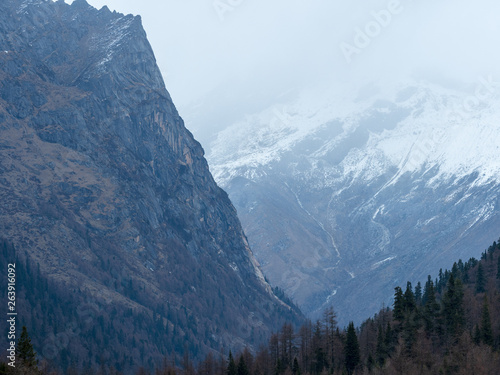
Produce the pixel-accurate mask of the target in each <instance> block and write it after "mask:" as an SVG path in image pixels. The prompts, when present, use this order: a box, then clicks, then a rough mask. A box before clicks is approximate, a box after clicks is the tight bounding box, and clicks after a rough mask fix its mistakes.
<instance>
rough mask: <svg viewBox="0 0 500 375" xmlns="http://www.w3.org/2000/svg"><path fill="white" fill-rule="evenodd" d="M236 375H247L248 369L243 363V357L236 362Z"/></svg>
mask: <svg viewBox="0 0 500 375" xmlns="http://www.w3.org/2000/svg"><path fill="white" fill-rule="evenodd" d="M237 374H238V375H249V374H250V373H249V371H248V367H247V364H246V363H245V359H244V358H243V356H240V359H239V361H238V368H237Z"/></svg>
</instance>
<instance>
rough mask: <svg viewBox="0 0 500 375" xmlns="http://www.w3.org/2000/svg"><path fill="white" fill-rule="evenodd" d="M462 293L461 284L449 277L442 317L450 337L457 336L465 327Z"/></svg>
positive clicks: (451, 276)
mask: <svg viewBox="0 0 500 375" xmlns="http://www.w3.org/2000/svg"><path fill="white" fill-rule="evenodd" d="M463 298H464V291H463V286H462V282H461V281H460V280H455V278H454V277H453V275H450V278H449V280H448V285H447V289H446V291H445V293H444V296H443V317H444V321H445V325H446V328H447V331H448V333H449V334H450V336H451V337H455V336H458V335H459V334H460V333H461V332H462V330H463V327H464V325H465V312H464V306H463Z"/></svg>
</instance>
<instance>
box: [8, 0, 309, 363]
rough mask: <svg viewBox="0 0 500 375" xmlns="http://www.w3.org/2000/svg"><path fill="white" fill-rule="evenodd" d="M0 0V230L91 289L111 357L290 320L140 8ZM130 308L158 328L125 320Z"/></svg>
mask: <svg viewBox="0 0 500 375" xmlns="http://www.w3.org/2000/svg"><path fill="white" fill-rule="evenodd" d="M0 6H1V7H2V12H1V15H0V51H2V52H0V87H1V95H0V133H1V141H0V153H1V158H0V201H1V202H2V206H1V208H0V218H1V219H0V235H1V236H2V237H3V238H6V240H8V241H9V243H11V244H12V245H13V246H15V248H16V249H18V251H19V252H20V253H21V254H26V255H25V256H23V257H22V258H24V260H23V261H26V263H32V264H35V265H36V264H38V265H39V269H40V272H41V274H42V275H44V276H45V277H47V278H48V279H49V280H50V282H55V283H56V284H57V285H59V286H60V287H61V286H62V288H63V289H67V290H71V291H73V292H74V293H76V294H77V295H79V296H80V295H81V296H82V299H83V301H84V300H85V299H86V298H88V299H90V300H92V301H97V302H96V303H98V305H99V309H98V310H99V311H100V312H101V313H100V314H101V316H99V317H96V319H98V320H99V321H100V320H101V319H102V321H103V322H107V323H106V324H105V323H103V324H102V326H100V325H98V326H96V327H97V328H96V329H98V330H99V332H100V333H99V334H98V336H99V337H109V340H116V347H115V348H109V349H108V352H107V354H106V355H109V356H111V357H113V358H115V363H114V364H113V365H120V366H122V369H123V371H125V372H130V371H132V370H133V367H134V366H138V365H139V364H147V363H149V365H151V363H152V362H156V363H158V362H159V361H161V360H162V357H163V356H164V355H166V354H167V353H176V354H177V355H181V354H182V352H183V351H184V350H185V348H184V344H185V343H188V345H189V349H191V350H192V353H193V356H195V357H196V356H201V355H203V353H206V352H207V351H210V350H219V349H220V348H221V347H224V348H236V347H240V348H241V347H243V346H245V345H257V344H258V343H259V342H260V340H262V339H263V338H264V337H265V336H266V334H267V333H268V332H270V331H272V330H273V329H274V327H275V325H276V324H277V322H279V321H282V320H284V319H291V320H297V321H300V320H301V319H302V317H301V313H300V312H299V311H298V310H297V309H296V308H295V307H293V306H288V305H287V304H286V303H284V302H283V301H282V300H280V299H279V298H278V297H276V295H275V294H274V293H273V291H272V288H271V287H270V285H269V284H268V283H267V282H266V281H265V279H264V277H263V275H262V272H261V271H260V269H259V267H258V264H257V262H256V260H255V259H254V257H253V254H252V252H251V249H250V247H249V245H248V242H247V239H246V237H245V234H244V232H243V230H242V228H241V224H240V222H239V220H238V218H237V216H236V210H235V208H234V206H233V205H232V204H231V202H230V200H229V198H228V196H227V194H226V193H225V192H224V191H223V190H222V189H220V188H219V187H218V186H217V185H216V183H215V181H214V179H213V177H212V175H211V174H210V172H209V170H208V164H207V162H206V160H205V158H204V151H203V149H202V147H201V146H200V144H199V143H198V142H197V141H196V140H195V139H194V138H193V136H192V134H191V133H190V132H189V131H188V130H187V129H186V128H185V126H184V123H183V120H182V119H181V118H180V116H179V114H178V112H177V110H176V108H175V105H174V104H173V102H172V100H171V97H170V95H169V93H168V91H167V90H166V88H165V86H164V82H163V78H162V76H161V73H160V71H159V69H158V67H157V65H156V60H155V57H154V54H153V51H152V49H151V46H150V45H149V42H148V41H147V38H146V33H145V32H144V30H143V28H142V26H141V20H140V17H134V16H130V15H129V16H124V15H122V14H120V13H116V12H110V11H109V10H108V9H107V8H106V7H104V8H102V9H101V10H97V9H95V8H93V7H91V6H90V5H89V4H88V3H86V1H84V0H77V1H74V2H73V3H72V4H71V5H68V4H66V3H64V2H63V1H58V2H52V1H49V0H47V1H20V0H14V1H10V2H3V3H2V4H1V5H0ZM58 292H60V288H59V287H58V288H55V291H54V293H56V294H57V293H58ZM53 298H55V299H56V300H57V296H55V297H54V296H53ZM80 302H82V301H80ZM75 303H76V302H75ZM115 304H117V305H118V306H121V307H122V308H121V309H119V312H118V318H116V321H117V322H118V323H116V324H118V327H117V328H116V331H114V330H113V331H107V330H108V329H109V325H107V324H110V323H109V322H110V320H109V316H113V314H116V312H113V311H114V310H113V306H114V305H115ZM33 307H34V306H33ZM129 309H132V314H136V315H137V316H138V317H139V316H140V317H141V318H140V319H139V318H137V319H139V320H142V319H146V318H144V316H149V318H148V319H153V321H155V324H158V327H161V329H160V328H157V329H155V330H154V332H150V331H148V329H147V327H145V326H143V325H142V323H138V322H136V321H132V323H131V324H129V325H127V324H125V323H124V322H125V321H129V320H130V317H129V316H128V315H127V314H129ZM25 313H26V314H25V316H26V319H27V321H28V323H29V324H32V323H33V324H36V322H40V320H42V317H41V316H39V314H41V313H42V311H37V312H35V314H38V315H36V316H33V317H31V313H30V312H29V311H26V312H25ZM62 320H63V319H62V318H60V321H62ZM157 320H159V321H161V324H160V323H157ZM145 321H146V320H144V322H145ZM68 323H71V322H68ZM74 323H75V324H80V322H79V321H78V320H76V321H75V322H74ZM29 324H27V325H28V326H29ZM138 324H139V325H138ZM28 328H30V327H28ZM84 328H85V327H84ZM87 328H88V327H87ZM44 329H45V330H46V331H47V334H48V333H52V334H54V335H57V334H59V333H61V332H60V330H61V329H64V327H59V326H57V324H56V323H48V325H46V326H45V327H44ZM120 330H122V331H123V332H124V333H126V335H125V336H124V338H123V337H122V338H121V339H117V338H116V337H115V336H116V335H117V334H118V332H119V331H120ZM162 330H164V331H165V335H164V336H162V333H163V331H162ZM197 332H202V334H197ZM84 333H85V334H84V335H83V334H82V335H83V337H75V338H73V341H72V342H71V343H70V344H68V345H69V346H68V349H74V350H75V359H74V360H75V362H76V363H77V365H78V367H82V366H83V362H86V361H87V359H86V358H87V356H88V361H89V362H90V364H89V365H90V367H94V368H95V367H96V366H98V363H99V358H98V357H97V352H98V351H96V352H93V350H92V349H95V344H96V341H95V336H92V335H95V332H94V333H91V332H90V333H89V332H88V329H87V330H85V331H84ZM89 335H90V336H89ZM77 340H81V341H82V342H84V343H86V345H87V347H86V348H82V346H81V345H79V344H78V343H77V342H76V341H77ZM145 342H146V343H147V344H146V343H145ZM130 348H132V349H134V350H132V351H131V352H130V353H131V354H130V353H129V352H128V351H127V350H128V349H130ZM146 348H147V350H148V352H149V353H150V356H147V357H146V356H141V355H140V351H139V349H141V350H142V351H144V350H146ZM41 354H42V355H43V352H42V353H41ZM59 355H62V354H61V351H59V352H58V353H57V355H56V357H55V358H51V359H52V360H56V361H57V360H58V359H60V357H58V356H59ZM127 356H131V358H132V359H131V360H130V361H129V360H127V359H126V358H127ZM129 362H131V363H129ZM61 363H62V362H59V365H61ZM63 370H64V369H63Z"/></svg>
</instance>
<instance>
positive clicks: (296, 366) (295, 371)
mask: <svg viewBox="0 0 500 375" xmlns="http://www.w3.org/2000/svg"><path fill="white" fill-rule="evenodd" d="M292 373H293V375H300V367H299V361H297V357H295V358H294V359H293V367H292Z"/></svg>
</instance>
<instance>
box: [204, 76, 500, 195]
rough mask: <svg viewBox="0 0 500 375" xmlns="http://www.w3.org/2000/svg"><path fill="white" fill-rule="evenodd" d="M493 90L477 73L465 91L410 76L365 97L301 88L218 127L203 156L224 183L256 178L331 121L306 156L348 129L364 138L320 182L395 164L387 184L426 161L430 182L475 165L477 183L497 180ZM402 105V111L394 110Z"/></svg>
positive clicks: (323, 154)
mask: <svg viewBox="0 0 500 375" xmlns="http://www.w3.org/2000/svg"><path fill="white" fill-rule="evenodd" d="M473 86H474V85H473ZM499 91H500V88H499V85H498V84H496V83H494V82H492V80H491V79H485V78H481V79H479V81H478V83H477V84H476V87H473V88H472V90H470V91H459V90H454V89H448V88H444V87H442V86H438V85H435V84H431V83H428V82H419V83H415V82H411V83H409V84H406V85H399V87H395V88H393V89H392V93H391V90H388V92H386V93H384V94H381V93H380V92H379V93H378V94H377V95H376V96H372V97H370V98H368V99H363V100H359V96H358V97H356V95H353V94H352V93H350V94H346V93H345V92H344V93H343V96H342V97H341V96H340V95H328V96H325V95H320V99H319V100H318V97H315V96H314V95H303V96H302V97H300V98H299V99H297V100H296V101H295V102H294V103H291V104H289V105H287V106H285V107H279V106H278V107H272V108H269V109H268V110H266V111H264V112H262V113H259V114H256V115H252V116H248V117H247V118H246V119H244V120H243V121H241V122H239V123H237V124H235V125H233V126H232V127H230V128H228V129H226V130H225V131H223V132H221V133H219V135H218V138H217V140H216V141H215V142H214V143H213V144H212V152H211V154H210V155H208V159H209V161H210V164H211V166H212V170H213V174H214V176H215V178H216V180H217V181H218V182H219V183H220V184H221V185H222V186H224V185H225V184H227V182H228V181H230V180H231V179H232V178H233V177H235V176H245V177H247V178H251V179H253V178H258V177H259V175H262V173H264V172H263V168H262V167H263V166H267V167H270V166H271V164H272V163H273V162H278V161H279V160H280V159H281V158H282V156H283V155H284V153H286V152H287V151H291V150H293V149H294V147H295V146H296V145H297V144H299V142H301V141H304V140H305V139H307V138H308V137H309V138H311V137H314V135H315V134H316V133H317V132H319V131H320V130H321V129H322V128H324V127H325V126H329V125H328V124H332V123H337V124H338V125H337V127H338V128H339V129H338V131H339V133H340V134H338V135H336V136H334V137H332V138H325V139H323V140H322V142H323V144H322V146H321V147H320V148H318V149H316V150H314V152H311V153H308V154H307V155H306V156H307V157H308V158H309V160H310V161H311V163H312V164H314V161H315V160H321V159H324V160H326V159H328V155H329V154H331V153H332V151H335V150H337V149H338V148H339V147H340V145H341V144H342V143H343V142H344V143H346V142H349V139H351V138H353V136H354V135H356V134H358V133H360V132H362V131H364V132H367V133H368V134H369V135H368V139H367V140H366V142H364V144H362V145H356V147H352V148H351V149H350V150H349V151H348V152H347V154H346V155H344V156H343V158H342V160H341V161H340V162H339V163H337V164H336V165H333V166H332V168H333V169H332V170H331V171H330V172H331V173H330V172H329V171H328V170H325V171H324V173H325V180H324V183H325V184H326V185H329V182H328V180H327V179H328V175H330V176H337V178H340V179H348V180H351V179H363V180H366V181H370V180H372V179H374V178H376V177H377V176H380V175H381V174H382V173H384V172H386V171H388V170H389V169H390V168H396V169H397V173H396V174H395V175H394V177H393V178H392V179H391V181H389V182H388V183H387V186H389V185H392V184H394V183H395V182H397V181H398V179H399V178H400V177H401V176H402V175H403V174H404V173H406V172H410V173H414V172H421V171H425V170H428V169H430V168H432V167H437V168H438V173H437V174H436V175H435V176H434V177H433V179H432V180H430V181H429V185H432V184H434V183H436V182H437V181H448V180H450V179H456V180H458V179H460V178H462V177H464V176H467V175H470V174H471V173H473V172H477V173H478V179H477V181H476V184H485V183H487V182H488V181H491V180H496V181H498V180H500V158H499V157H498V153H499V152H500V146H499V145H500V107H499V106H498V99H499ZM401 111H402V113H404V114H405V115H404V116H402V117H401V116H399V117H397V116H394V115H395V114H397V113H398V112H401ZM384 121H385V122H387V124H384ZM391 121H392V122H393V123H391ZM380 123H382V124H383V125H384V128H383V129H381V128H380ZM367 124H368V125H367ZM385 125H387V126H385ZM357 132H358V133H357ZM330 178H332V177H330ZM336 182H338V181H336Z"/></svg>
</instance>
